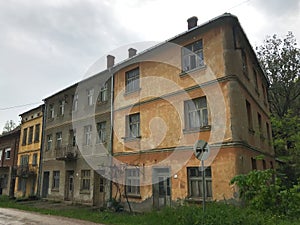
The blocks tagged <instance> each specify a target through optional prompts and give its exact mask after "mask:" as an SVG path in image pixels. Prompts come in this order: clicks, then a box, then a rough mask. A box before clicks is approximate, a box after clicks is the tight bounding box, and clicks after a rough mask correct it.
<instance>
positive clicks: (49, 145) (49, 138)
mask: <svg viewBox="0 0 300 225" xmlns="http://www.w3.org/2000/svg"><path fill="white" fill-rule="evenodd" d="M51 148H52V134H49V135H47V148H46V150H47V151H49V150H51Z"/></svg>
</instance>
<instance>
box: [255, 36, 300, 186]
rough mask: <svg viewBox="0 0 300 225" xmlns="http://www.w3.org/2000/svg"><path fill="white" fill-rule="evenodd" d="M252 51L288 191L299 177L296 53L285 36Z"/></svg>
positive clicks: (299, 54)
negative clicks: (263, 79) (264, 84)
mask: <svg viewBox="0 0 300 225" xmlns="http://www.w3.org/2000/svg"><path fill="white" fill-rule="evenodd" d="M256 50H257V55H258V59H259V61H260V63H261V65H262V67H263V69H264V71H265V73H266V75H267V76H268V78H269V81H270V88H269V92H268V94H269V101H270V109H271V113H272V115H271V123H272V134H273V145H274V149H275V154H276V157H277V158H279V159H281V161H282V162H284V163H283V164H281V165H280V167H279V168H278V172H279V174H281V175H282V176H281V178H282V180H283V182H284V184H285V185H286V186H288V187H291V186H293V184H295V183H297V180H298V178H299V177H300V165H299V162H300V126H299V123H300V49H299V48H297V41H296V39H295V37H294V35H293V34H292V32H289V33H288V34H287V35H286V37H285V38H284V39H280V38H278V37H277V35H273V36H272V37H268V38H267V39H266V40H265V41H264V43H263V45H261V46H260V47H257V48H256Z"/></svg>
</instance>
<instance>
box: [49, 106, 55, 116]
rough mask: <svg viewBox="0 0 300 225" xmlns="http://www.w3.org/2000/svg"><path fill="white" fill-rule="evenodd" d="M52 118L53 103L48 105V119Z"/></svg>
mask: <svg viewBox="0 0 300 225" xmlns="http://www.w3.org/2000/svg"><path fill="white" fill-rule="evenodd" d="M53 118H54V105H53V104H50V105H49V119H53Z"/></svg>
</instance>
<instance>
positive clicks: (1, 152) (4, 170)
mask: <svg viewBox="0 0 300 225" xmlns="http://www.w3.org/2000/svg"><path fill="white" fill-rule="evenodd" d="M19 140H20V127H17V128H15V129H14V130H12V131H10V132H7V133H5V134H2V135H1V136H0V195H9V196H10V197H14V189H15V180H16V169H15V168H16V165H17V159H18V149H19Z"/></svg>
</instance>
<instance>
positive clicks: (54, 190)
mask: <svg viewBox="0 0 300 225" xmlns="http://www.w3.org/2000/svg"><path fill="white" fill-rule="evenodd" d="M51 192H59V189H58V188H52V189H51Z"/></svg>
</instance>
